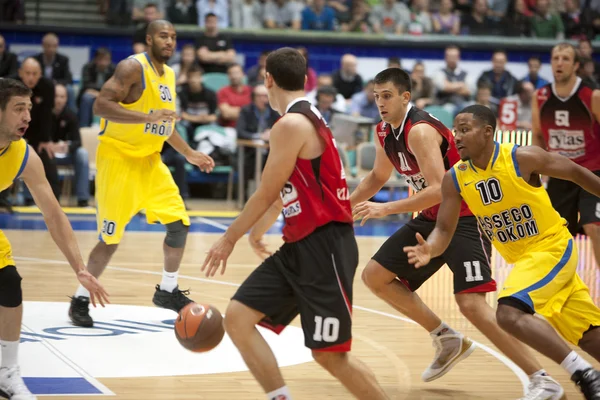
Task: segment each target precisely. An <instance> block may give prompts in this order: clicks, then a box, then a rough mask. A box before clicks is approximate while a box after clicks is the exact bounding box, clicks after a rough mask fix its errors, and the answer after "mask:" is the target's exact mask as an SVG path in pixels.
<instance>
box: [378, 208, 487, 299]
mask: <svg viewBox="0 0 600 400" xmlns="http://www.w3.org/2000/svg"><path fill="white" fill-rule="evenodd" d="M434 227H435V221H430V220H428V219H426V218H424V217H423V216H422V215H420V214H419V215H418V216H417V217H416V218H414V219H412V220H411V221H409V222H408V223H407V224H406V225H404V226H403V227H402V228H400V229H399V230H398V231H396V233H394V234H393V235H392V236H390V238H389V239H388V240H386V241H385V243H383V245H382V246H381V248H380V249H379V250H378V251H377V253H376V254H375V255H374V256H373V260H375V261H377V262H378V263H379V264H381V265H382V266H383V267H384V268H386V269H388V270H390V271H392V272H394V273H395V274H396V275H397V276H398V279H400V281H401V282H403V283H404V284H405V285H406V286H407V287H408V288H409V289H410V290H411V291H413V292H414V291H416V290H417V289H418V288H419V287H421V285H422V284H423V283H425V281H427V279H429V278H430V277H431V276H433V274H435V273H436V272H437V271H438V270H439V269H440V268H441V267H442V265H444V264H447V265H448V267H450V269H451V270H452V273H453V274H454V293H455V294H457V293H487V292H494V291H496V282H495V281H494V279H492V270H491V268H490V256H491V254H492V245H491V243H490V241H489V240H488V239H487V238H486V237H484V236H483V235H482V234H481V233H480V231H479V227H478V225H477V220H476V218H475V217H472V216H468V217H460V218H459V220H458V226H457V227H456V232H455V233H454V236H453V237H452V240H451V241H450V245H449V246H448V248H447V249H446V251H445V252H444V253H443V254H442V255H441V256H439V257H436V258H433V259H432V260H431V261H430V262H429V264H427V265H425V266H423V267H421V268H418V269H417V268H415V267H414V265H413V264H410V263H409V262H408V257H407V254H406V253H405V252H404V250H403V248H404V247H405V246H415V245H416V244H417V238H416V237H415V234H416V233H417V232H419V233H420V234H421V235H422V236H423V238H425V239H427V237H428V236H429V235H430V234H431V232H432V231H433V228H434Z"/></svg>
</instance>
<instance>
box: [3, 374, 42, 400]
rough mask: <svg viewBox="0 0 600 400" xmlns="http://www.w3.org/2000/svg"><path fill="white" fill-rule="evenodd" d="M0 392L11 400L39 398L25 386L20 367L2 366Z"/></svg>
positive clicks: (34, 399) (35, 399)
mask: <svg viewBox="0 0 600 400" xmlns="http://www.w3.org/2000/svg"><path fill="white" fill-rule="evenodd" d="M0 394H1V395H3V396H4V397H7V398H8V399H10V400H37V397H35V396H34V395H32V394H31V392H30V391H29V389H27V386H25V382H23V378H21V369H20V368H19V367H11V368H0Z"/></svg>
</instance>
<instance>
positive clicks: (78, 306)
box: [69, 296, 94, 328]
mask: <svg viewBox="0 0 600 400" xmlns="http://www.w3.org/2000/svg"><path fill="white" fill-rule="evenodd" d="M69 318H71V322H72V323H73V325H75V326H83V327H85V328H91V327H92V326H94V320H93V319H92V317H90V299H88V298H87V297H83V296H79V297H74V296H73V297H71V307H70V308H69Z"/></svg>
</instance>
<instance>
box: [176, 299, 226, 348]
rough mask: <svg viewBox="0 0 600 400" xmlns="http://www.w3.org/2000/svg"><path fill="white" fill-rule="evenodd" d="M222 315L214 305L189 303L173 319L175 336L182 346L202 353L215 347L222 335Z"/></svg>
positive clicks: (223, 331) (223, 332)
mask: <svg viewBox="0 0 600 400" xmlns="http://www.w3.org/2000/svg"><path fill="white" fill-rule="evenodd" d="M224 335H225V328H223V316H222V315H221V312H220V311H219V310H217V308H216V307H215V306H211V305H209V304H198V303H190V304H188V305H187V306H185V307H184V308H183V309H182V310H181V311H180V312H179V316H178V317H177V319H176V320H175V336H176V337H177V340H178V341H179V343H181V345H182V346H183V347H185V348H186V349H188V350H190V351H193V352H195V353H203V352H206V351H210V350H212V349H214V348H215V347H217V345H218V344H219V343H221V340H222V339H223V336H224Z"/></svg>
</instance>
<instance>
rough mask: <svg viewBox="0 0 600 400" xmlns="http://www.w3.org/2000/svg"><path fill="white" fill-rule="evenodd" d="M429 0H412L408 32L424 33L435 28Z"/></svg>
mask: <svg viewBox="0 0 600 400" xmlns="http://www.w3.org/2000/svg"><path fill="white" fill-rule="evenodd" d="M428 10H429V0H412V7H411V10H410V22H409V23H408V26H407V28H406V32H407V33H409V34H411V35H422V34H424V33H429V32H431V31H432V30H433V27H432V25H431V15H430V14H429V11H428Z"/></svg>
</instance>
